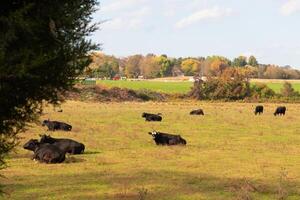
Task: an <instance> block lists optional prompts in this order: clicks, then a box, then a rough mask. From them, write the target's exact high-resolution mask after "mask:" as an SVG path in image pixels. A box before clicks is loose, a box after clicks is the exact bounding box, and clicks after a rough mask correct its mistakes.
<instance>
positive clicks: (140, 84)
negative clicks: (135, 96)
mask: <svg viewBox="0 0 300 200" xmlns="http://www.w3.org/2000/svg"><path fill="white" fill-rule="evenodd" d="M97 84H102V85H105V86H107V87H120V88H128V89H133V90H140V89H149V90H153V91H156V92H163V93H171V94H173V93H180V94H183V93H187V92H189V91H190V89H191V87H192V86H193V83H192V82H161V81H125V80H119V81H112V80H100V81H97Z"/></svg>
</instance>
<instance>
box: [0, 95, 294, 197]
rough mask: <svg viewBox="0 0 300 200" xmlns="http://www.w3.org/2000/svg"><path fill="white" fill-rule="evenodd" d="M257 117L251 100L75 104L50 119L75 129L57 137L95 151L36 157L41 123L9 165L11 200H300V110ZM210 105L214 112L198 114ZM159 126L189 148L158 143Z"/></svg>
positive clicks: (270, 109) (25, 136)
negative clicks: (145, 115)
mask: <svg viewBox="0 0 300 200" xmlns="http://www.w3.org/2000/svg"><path fill="white" fill-rule="evenodd" d="M264 106H265V113H264V114H263V115H262V116H254V114H253V108H254V104H247V103H205V102H174V103H153V102H147V103H110V104H100V103H83V102H74V101H69V102H67V103H65V104H64V105H63V106H62V108H63V110H64V112H63V113H57V112H54V111H53V109H52V108H47V109H46V111H45V112H46V114H45V115H43V116H42V117H41V120H43V119H47V118H50V119H52V120H55V119H56V120H61V121H65V122H68V123H70V124H72V125H73V127H74V128H73V131H72V132H60V131H57V132H53V133H51V135H52V136H55V137H68V138H73V139H76V140H78V141H81V142H83V143H84V144H85V145H86V152H85V153H84V154H82V155H76V156H74V155H72V156H68V158H67V160H66V162H65V163H62V164H52V165H51V164H49V165H47V164H40V163H36V162H34V161H32V160H30V157H31V156H32V152H29V151H26V150H24V149H22V148H21V145H22V144H23V143H24V142H25V141H27V140H28V139H30V138H37V137H38V134H41V133H45V128H44V127H42V126H40V125H32V127H30V128H29V130H28V131H27V132H26V133H24V134H22V135H21V136H22V137H23V138H22V140H21V143H20V147H18V148H17V150H16V152H15V153H13V154H12V155H11V156H10V158H9V159H8V165H9V167H8V168H7V169H5V170H2V173H3V174H4V175H5V176H6V178H5V179H2V180H1V182H2V183H4V184H5V185H6V187H5V191H6V192H8V193H9V194H10V196H6V197H3V199H20V200H27V199H28V200H33V199H43V200H50V199H53V200H54V199H55V200H56V199H59V200H62V199H72V200H82V199H89V200H90V199H97V200H99V199H101V200H102V199H103V200H107V199H108V200H110V199H111V200H118V199H120V200H129V199H130V200H131V199H132V200H142V199H144V200H161V199H162V200H201V199H203V200H210V199H211V200H216V199H217V200H219V199H220V200H227V199H228V200H229V199H230V200H231V199H259V200H263V199H265V200H270V199H289V200H292V199H294V200H298V199H300V173H299V171H300V156H299V155H300V125H299V121H300V115H299V110H300V105H299V104H286V106H287V109H288V110H287V115H286V116H284V117H274V116H273V115H272V113H273V111H274V109H275V107H276V106H277V105H275V104H264ZM198 107H201V108H203V109H204V111H205V114H206V115H205V116H190V115H188V113H189V111H190V110H191V109H194V108H198ZM144 111H148V112H154V113H157V112H161V113H163V117H164V119H163V122H161V123H157V122H152V123H151V122H150V123H149V122H145V121H144V120H143V119H142V118H141V113H142V112H144ZM153 129H156V130H159V131H162V132H169V133H179V134H181V136H182V137H183V138H185V139H186V140H187V142H188V144H187V146H170V147H168V146H156V145H155V144H154V142H153V141H152V139H151V136H150V135H148V134H147V133H148V131H152V130H153Z"/></svg>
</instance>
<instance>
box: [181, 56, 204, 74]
mask: <svg viewBox="0 0 300 200" xmlns="http://www.w3.org/2000/svg"><path fill="white" fill-rule="evenodd" d="M200 67H201V63H200V62H199V61H198V60H197V59H194V58H188V59H185V60H183V61H182V63H181V69H182V71H183V72H184V75H187V76H192V75H194V74H196V73H198V74H199V72H200Z"/></svg>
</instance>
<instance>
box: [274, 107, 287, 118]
mask: <svg viewBox="0 0 300 200" xmlns="http://www.w3.org/2000/svg"><path fill="white" fill-rule="evenodd" d="M285 111H286V107H285V106H279V107H277V108H276V110H275V112H274V116H276V115H285Z"/></svg>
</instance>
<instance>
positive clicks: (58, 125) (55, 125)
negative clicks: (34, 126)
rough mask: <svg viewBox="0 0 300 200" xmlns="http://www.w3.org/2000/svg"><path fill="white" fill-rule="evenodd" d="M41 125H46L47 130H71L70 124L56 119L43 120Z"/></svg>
mask: <svg viewBox="0 0 300 200" xmlns="http://www.w3.org/2000/svg"><path fill="white" fill-rule="evenodd" d="M42 126H47V127H48V131H55V130H63V131H71V130H72V126H71V125H69V124H67V123H64V122H58V121H50V120H44V121H43V123H42Z"/></svg>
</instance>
